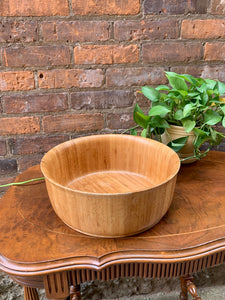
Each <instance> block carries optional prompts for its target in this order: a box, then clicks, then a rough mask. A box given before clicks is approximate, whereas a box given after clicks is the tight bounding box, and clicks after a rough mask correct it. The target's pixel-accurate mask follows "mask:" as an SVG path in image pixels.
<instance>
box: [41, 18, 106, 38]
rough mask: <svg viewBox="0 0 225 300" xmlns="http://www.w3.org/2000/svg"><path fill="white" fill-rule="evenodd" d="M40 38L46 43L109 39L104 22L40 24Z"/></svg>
mask: <svg viewBox="0 0 225 300" xmlns="http://www.w3.org/2000/svg"><path fill="white" fill-rule="evenodd" d="M41 31H42V37H43V39H44V41H48V42H58V41H60V42H95V41H107V40H108V39H109V37H110V32H109V23H108V22H105V21H69V22H66V21H52V22H43V23H42V24H41Z"/></svg>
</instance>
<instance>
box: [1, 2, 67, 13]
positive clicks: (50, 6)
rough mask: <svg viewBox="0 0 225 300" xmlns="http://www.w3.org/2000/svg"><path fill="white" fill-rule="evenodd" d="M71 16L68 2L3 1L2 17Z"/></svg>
mask: <svg viewBox="0 0 225 300" xmlns="http://www.w3.org/2000/svg"><path fill="white" fill-rule="evenodd" d="M68 14H69V4H68V1H67V0H48V1H42V2H41V3H40V0H32V1H30V0H20V1H15V0H1V9H0V16H11V17H16V16H18V17H22V16H24V17H25V16H56V15H60V16H65V15H68Z"/></svg>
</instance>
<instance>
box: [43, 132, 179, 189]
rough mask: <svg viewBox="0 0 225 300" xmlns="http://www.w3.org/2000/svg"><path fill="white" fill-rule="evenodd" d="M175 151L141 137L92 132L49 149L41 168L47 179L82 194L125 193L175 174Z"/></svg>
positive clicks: (176, 159)
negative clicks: (91, 134)
mask: <svg viewBox="0 0 225 300" xmlns="http://www.w3.org/2000/svg"><path fill="white" fill-rule="evenodd" d="M179 167H180V160H179V158H178V156H177V154H176V153H175V152H174V151H173V150H171V149H170V148H169V147H167V146H165V145H163V144H161V143H159V142H156V141H153V140H151V139H145V138H142V137H135V136H129V135H111V134H107V135H93V136H88V137H82V138H77V139H74V140H71V141H68V142H65V143H63V144H60V145H58V146H56V147H54V148H53V149H51V150H50V151H49V152H48V153H47V154H46V155H45V156H44V157H43V159H42V162H41V169H42V172H43V174H44V176H45V177H46V178H47V179H49V180H50V181H51V182H54V183H55V184H57V185H60V186H62V187H64V188H70V189H73V190H76V191H81V192H85V193H110V194H115V193H129V192H136V191H142V190H146V189H149V188H152V187H155V186H157V185H159V184H161V183H163V182H165V181H167V180H169V179H170V178H171V177H173V176H174V175H176V173H177V172H178V170H179Z"/></svg>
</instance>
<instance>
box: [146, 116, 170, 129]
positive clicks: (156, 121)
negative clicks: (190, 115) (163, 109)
mask: <svg viewBox="0 0 225 300" xmlns="http://www.w3.org/2000/svg"><path fill="white" fill-rule="evenodd" d="M150 126H151V127H154V128H155V127H160V128H170V125H169V124H168V122H167V121H166V120H165V119H163V118H161V117H160V116H154V117H152V119H151V123H150Z"/></svg>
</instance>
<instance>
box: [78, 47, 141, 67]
mask: <svg viewBox="0 0 225 300" xmlns="http://www.w3.org/2000/svg"><path fill="white" fill-rule="evenodd" d="M138 60H139V49H138V47H137V45H129V46H120V45H83V46H77V47H75V48H74V61H75V64H79V65H82V64H113V63H115V64H121V63H136V62H138Z"/></svg>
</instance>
